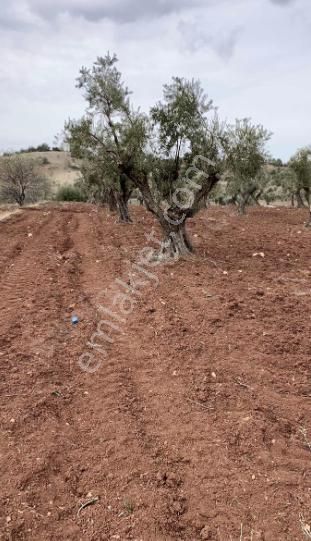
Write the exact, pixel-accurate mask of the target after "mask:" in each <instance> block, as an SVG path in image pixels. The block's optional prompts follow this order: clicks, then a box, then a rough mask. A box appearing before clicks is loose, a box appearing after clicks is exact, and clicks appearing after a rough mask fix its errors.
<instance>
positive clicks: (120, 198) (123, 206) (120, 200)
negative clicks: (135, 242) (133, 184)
mask: <svg viewBox="0 0 311 541" xmlns="http://www.w3.org/2000/svg"><path fill="white" fill-rule="evenodd" d="M115 197H116V202H117V209H118V212H119V220H120V222H122V223H131V222H132V220H131V217H130V213H129V208H128V198H127V197H125V196H124V194H123V193H119V192H117V193H116V194H115Z"/></svg>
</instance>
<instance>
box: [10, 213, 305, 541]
mask: <svg viewBox="0 0 311 541" xmlns="http://www.w3.org/2000/svg"><path fill="white" fill-rule="evenodd" d="M132 212H133V215H134V224H133V225H129V226H124V225H120V224H118V223H116V218H115V217H114V216H112V215H109V213H108V212H107V211H105V210H101V209H99V210H98V209H97V208H94V207H92V206H88V205H79V204H77V205H74V204H72V205H65V206H59V207H57V206H50V207H49V206H48V207H44V208H42V209H32V210H25V211H23V212H22V213H20V214H18V215H15V216H12V217H11V218H10V219H9V220H7V221H6V222H3V223H0V291H1V294H0V314H1V321H0V333H1V337H0V348H1V354H0V355H1V356H0V366H1V380H0V391H1V397H0V400H1V402H0V403H1V414H0V420H1V440H0V468H1V486H0V539H1V540H5V541H8V540H14V541H15V540H16V541H17V540H24V539H25V540H31V541H37V540H38V541H44V540H51V541H52V540H53V541H58V540H59V541H64V540H78V541H79V540H81V541H91V540H92V541H99V540H109V541H110V540H115V539H119V540H121V541H124V540H128V539H131V540H136V541H140V540H142V541H164V540H167V541H171V540H172V541H173V540H186V541H196V540H198V541H199V540H201V539H208V540H217V541H231V540H232V541H239V540H240V541H241V540H242V541H251V540H253V541H257V540H260V541H278V540H282V541H287V540H288V541H295V540H303V539H308V532H309V538H310V535H311V533H310V532H311V529H310V524H311V505H310V504H311V474H310V463H311V417H310V407H311V382H310V361H311V345H310V323H311V319H310V300H311V297H310V296H311V283H310V278H311V259H310V255H311V254H310V235H311V233H310V231H308V230H307V229H305V228H304V227H303V220H304V219H305V218H306V216H305V213H304V211H300V210H289V209H281V210H279V209H261V208H258V209H253V210H251V211H250V212H249V215H248V216H246V217H244V218H241V217H238V216H237V215H236V214H235V211H234V209H221V208H215V209H214V208H212V209H210V210H206V211H202V212H201V213H200V214H199V215H198V216H197V217H196V218H195V219H194V220H193V221H192V222H191V223H190V224H189V230H190V232H191V236H192V238H193V241H194V244H195V247H196V257H195V258H193V259H189V260H182V261H179V262H175V263H173V264H170V265H167V264H166V265H157V266H155V267H150V266H149V267H148V268H147V266H146V265H145V266H142V262H141V261H140V263H139V264H138V262H139V260H141V257H142V254H143V253H145V252H141V250H142V249H143V248H144V247H147V246H154V247H156V244H155V243H154V242H151V241H148V240H147V238H146V237H145V234H149V233H150V232H151V229H152V227H153V226H155V235H159V236H160V233H159V232H158V230H157V226H156V225H155V224H154V223H153V219H152V217H151V216H150V215H149V214H148V213H147V212H146V211H145V210H144V209H141V208H135V209H133V211H132ZM135 265H136V266H135ZM129 272H130V273H132V278H133V276H134V281H135V280H136V285H135V286H134V285H133V282H132V280H130V278H129ZM118 280H119V281H118ZM122 295H123V297H122ZM125 295H127V297H125ZM125 312H127V315H126V314H125ZM113 314H114V315H113ZM72 315H77V316H78V317H79V323H78V324H77V325H73V324H72V323H71V316H72ZM105 321H106V323H105ZM107 322H108V323H107ZM100 325H101V327H100V330H101V332H102V334H100V333H99V334H98V331H99V326H100ZM105 326H106V327H105ZM104 327H105V329H104ZM104 330H105V331H107V333H106V334H103V331H104ZM94 333H97V335H96V334H95V335H94ZM92 335H93V337H92ZM100 340H101V342H100ZM99 342H100V343H99ZM92 346H93V347H92ZM90 355H93V356H92V357H90ZM88 359H89V360H90V363H89V364H88V365H87V371H86V365H85V362H86V361H87V360H88ZM84 504H85V505H84Z"/></svg>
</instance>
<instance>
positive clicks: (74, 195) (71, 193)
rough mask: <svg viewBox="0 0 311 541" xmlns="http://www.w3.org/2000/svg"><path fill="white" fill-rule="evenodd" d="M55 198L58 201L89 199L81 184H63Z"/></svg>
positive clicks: (82, 200)
mask: <svg viewBox="0 0 311 541" xmlns="http://www.w3.org/2000/svg"><path fill="white" fill-rule="evenodd" d="M55 199H56V200H57V201H77V202H85V201H87V197H86V195H85V194H84V193H83V192H82V190H81V189H80V188H79V186H61V187H60V188H58V190H57V192H56V195H55Z"/></svg>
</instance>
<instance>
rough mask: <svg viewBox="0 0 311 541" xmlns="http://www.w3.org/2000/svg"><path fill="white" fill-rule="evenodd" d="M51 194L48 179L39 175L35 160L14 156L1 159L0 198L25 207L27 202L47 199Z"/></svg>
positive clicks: (18, 155)
mask: <svg viewBox="0 0 311 541" xmlns="http://www.w3.org/2000/svg"><path fill="white" fill-rule="evenodd" d="M48 193H49V185H48V181H47V179H46V177H44V176H43V175H40V174H39V173H38V168H37V164H36V162H35V161H34V160H32V159H30V158H27V157H24V156H21V155H20V154H12V155H10V156H6V157H3V158H1V159H0V198H1V199H2V201H6V202H8V203H13V202H15V203H17V204H18V205H19V206H21V207H22V206H23V205H24V203H25V202H26V201H29V202H34V201H38V200H39V199H45V198H46V197H47V195H48Z"/></svg>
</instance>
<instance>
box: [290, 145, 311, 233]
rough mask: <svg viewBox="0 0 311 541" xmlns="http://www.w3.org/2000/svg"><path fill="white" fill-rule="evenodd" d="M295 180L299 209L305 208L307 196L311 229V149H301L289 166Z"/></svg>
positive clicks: (308, 224)
mask: <svg viewBox="0 0 311 541" xmlns="http://www.w3.org/2000/svg"><path fill="white" fill-rule="evenodd" d="M288 168H289V170H290V171H291V174H292V178H293V186H294V193H295V197H296V199H297V203H298V207H303V206H304V202H303V195H304V196H305V199H306V202H307V205H308V209H309V217H308V221H307V224H306V225H307V226H308V227H311V147H304V148H301V149H299V150H298V151H297V152H296V154H295V155H294V156H293V157H292V158H291V160H290V161H289V164H288Z"/></svg>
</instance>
